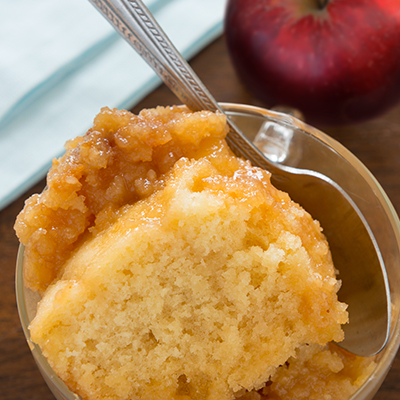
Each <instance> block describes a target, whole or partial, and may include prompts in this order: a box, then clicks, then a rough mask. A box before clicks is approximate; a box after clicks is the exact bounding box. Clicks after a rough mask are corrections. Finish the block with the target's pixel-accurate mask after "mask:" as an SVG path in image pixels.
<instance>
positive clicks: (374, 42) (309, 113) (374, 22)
mask: <svg viewBox="0 0 400 400" xmlns="http://www.w3.org/2000/svg"><path fill="white" fill-rule="evenodd" d="M311 3H315V4H311ZM317 3H318V1H317V0H315V1H314V2H313V1H310V0H308V1H307V0H229V1H228V3H227V8H226V14H225V27H224V29H225V37H226V43H227V47H228V52H229V54H230V56H231V59H232V63H233V65H234V67H235V69H236V71H237V73H238V75H239V77H240V78H241V79H242V81H243V83H244V84H245V86H246V87H247V88H248V89H249V91H250V92H251V93H252V94H253V95H254V96H255V97H256V98H258V99H259V100H260V101H261V102H262V103H263V104H264V105H265V106H266V107H273V106H277V105H284V106H289V107H294V108H297V109H299V110H300V111H301V112H302V113H303V114H304V116H305V119H306V121H307V122H309V123H312V124H314V125H323V126H324V125H325V126H326V125H343V124H350V123H356V122H361V121H364V120H367V119H370V118H373V117H375V116H378V115H379V114H381V113H383V112H385V111H387V110H388V109H389V108H390V107H392V106H393V105H395V104H396V103H397V102H398V101H399V100H400V0H331V1H329V2H327V4H326V5H325V6H323V7H322V8H321V9H318V6H317Z"/></svg>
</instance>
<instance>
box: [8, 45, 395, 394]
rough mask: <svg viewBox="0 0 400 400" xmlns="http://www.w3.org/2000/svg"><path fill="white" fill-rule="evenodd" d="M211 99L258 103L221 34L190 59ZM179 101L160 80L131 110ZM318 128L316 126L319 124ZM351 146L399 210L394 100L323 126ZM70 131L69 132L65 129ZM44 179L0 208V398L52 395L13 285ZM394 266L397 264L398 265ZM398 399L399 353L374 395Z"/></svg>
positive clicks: (177, 102)
mask: <svg viewBox="0 0 400 400" xmlns="http://www.w3.org/2000/svg"><path fill="white" fill-rule="evenodd" d="M191 64H192V66H193V68H194V69H195V71H196V72H197V74H198V75H199V76H200V78H201V79H202V80H203V81H204V83H205V84H206V85H207V87H208V88H209V89H210V91H211V92H212V93H213V94H214V96H215V97H216V99H217V100H218V101H221V102H236V103H247V104H254V105H260V104H259V103H258V102H257V101H256V100H255V99H254V98H253V97H252V96H251V95H250V94H249V93H248V92H247V91H246V90H245V88H244V87H243V86H242V85H241V84H240V82H239V81H238V79H237V78H236V76H235V73H234V71H233V69H232V66H231V64H230V60H229V57H228V54H227V52H226V47H225V43H224V38H223V37H222V38H219V39H218V40H216V41H215V42H214V43H212V44H211V45H210V46H208V47H207V48H206V49H205V50H203V51H202V52H201V53H200V54H199V55H197V56H196V57H195V58H194V59H193V60H192V62H191ZM179 103H180V102H179V101H178V100H177V99H176V97H174V95H173V94H171V92H170V91H169V90H168V89H167V88H166V87H164V86H161V87H159V88H158V89H157V90H155V91H154V92H153V93H151V94H150V95H149V96H147V97H146V98H145V99H144V100H143V101H142V102H141V103H140V104H138V105H137V106H136V107H135V108H134V109H133V111H135V112H137V111H139V110H141V109H142V108H144V107H154V106H156V105H170V104H179ZM320 128H321V127H320ZM323 130H324V131H325V132H327V133H329V134H330V135H331V136H332V137H334V138H335V139H337V140H338V141H339V142H341V143H342V144H343V145H345V146H346V147H347V148H348V149H349V150H350V151H352V152H353V153H354V154H355V155H356V156H357V157H358V158H359V159H361V161H362V162H363V163H364V164H365V165H366V166H367V167H368V168H369V169H370V171H371V172H372V173H373V174H374V175H375V177H376V178H377V179H378V181H379V182H380V183H381V185H382V186H383V188H384V190H385V191H386V193H387V195H388V196H389V198H390V199H391V201H392V203H393V205H394V207H395V209H396V211H397V213H399V212H400V106H399V107H396V108H395V109H393V110H391V111H390V112H389V113H387V114H386V115H384V116H382V117H381V118H378V119H375V120H373V121H370V122H368V123H364V124H359V125H357V126H353V127H346V128H334V129H332V128H331V129H323ZM71 135H72V136H74V135H75V134H74V133H71ZM43 187H44V180H43V181H41V182H40V183H39V184H36V185H35V186H34V187H32V189H31V190H29V191H28V192H27V193H25V194H24V195H23V196H21V198H19V199H18V200H16V201H15V202H13V203H12V204H11V205H10V206H8V207H7V208H6V209H4V210H2V211H1V212H0V399H1V400H22V399H24V400H28V399H29V400H50V399H54V397H53V396H52V394H51V393H50V391H49V390H48V388H47V386H46V385H45V383H44V381H43V379H42V377H41V375H40V373H39V371H38V369H37V368H36V366H35V363H34V361H33V358H32V356H31V354H30V350H29V348H28V345H27V344H26V342H25V339H24V335H23V332H22V329H21V326H20V322H19V318H18V314H17V308H16V301H15V290H14V273H15V262H16V254H17V249H18V240H17V238H16V237H15V234H14V230H13V225H14V221H15V217H16V215H17V214H18V212H19V211H20V210H21V209H22V207H23V204H24V200H25V199H26V198H27V197H28V196H29V195H31V194H32V193H36V192H40V191H41V190H42V188H43ZM399 268H400V266H399ZM398 399H400V354H398V355H397V358H396V359H395V361H394V364H393V366H392V369H391V370H390V372H389V374H388V376H387V378H386V380H385V382H384V384H383V385H382V387H381V389H380V390H379V392H378V394H377V395H376V397H375V400H398Z"/></svg>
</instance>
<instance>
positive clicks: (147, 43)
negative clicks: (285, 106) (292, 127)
mask: <svg viewBox="0 0 400 400" xmlns="http://www.w3.org/2000/svg"><path fill="white" fill-rule="evenodd" d="M89 1H90V2H91V3H92V4H93V5H94V6H95V7H96V8H97V9H98V10H99V11H100V12H101V14H103V16H104V17H105V18H106V19H107V20H108V21H109V22H110V23H111V25H113V27H114V28H115V30H116V31H117V32H118V33H119V34H120V35H121V36H122V37H123V38H124V39H125V40H126V41H127V42H129V43H130V45H131V46H132V47H133V48H134V49H135V50H136V51H137V52H138V53H139V54H140V55H141V57H142V58H143V59H145V60H146V61H147V63H148V64H149V65H150V66H151V67H152V68H153V69H154V71H155V72H156V73H157V74H158V75H159V76H160V78H161V79H162V80H163V82H164V83H165V84H166V85H167V86H168V87H169V88H170V89H171V91H172V92H173V93H174V94H175V95H176V96H177V97H178V98H179V99H180V100H181V101H182V102H183V104H186V105H187V106H188V107H189V108H190V109H191V110H192V111H200V110H210V111H219V112H221V113H223V111H222V109H221V107H220V106H219V105H218V103H217V101H216V100H215V99H214V97H213V96H212V95H211V93H210V92H209V91H208V90H207V88H206V87H205V86H204V85H203V83H202V82H201V80H200V79H199V78H198V76H197V75H196V73H195V72H194V71H193V69H192V68H191V67H190V65H189V64H188V63H187V62H186V60H185V59H184V58H183V57H182V56H181V54H180V53H179V51H177V49H176V48H175V46H174V45H173V43H172V42H171V41H170V40H169V38H168V36H167V35H166V34H165V33H164V31H163V30H162V28H161V27H160V26H159V25H158V23H157V21H156V20H155V19H154V18H153V16H152V15H151V13H150V12H149V11H148V9H147V8H146V6H145V5H144V4H143V2H142V1H140V0H89ZM228 125H229V128H230V130H229V133H228V135H227V138H226V140H227V142H228V144H229V146H230V148H231V149H232V151H233V152H234V153H235V154H236V155H238V156H240V157H243V158H245V159H248V160H250V161H251V162H252V163H253V164H254V165H257V166H259V167H261V168H263V169H266V170H268V171H270V172H272V173H277V172H278V170H280V169H281V168H279V167H278V166H275V165H273V164H272V163H271V162H270V161H269V160H268V159H267V158H266V157H265V156H264V154H263V153H262V152H261V151H260V150H259V149H258V148H257V147H255V146H254V145H253V143H252V142H251V141H250V140H249V139H248V138H247V137H246V136H245V135H244V134H243V133H242V132H241V131H240V130H239V129H238V127H237V126H236V125H235V124H234V123H233V122H232V121H231V120H230V118H229V117H228Z"/></svg>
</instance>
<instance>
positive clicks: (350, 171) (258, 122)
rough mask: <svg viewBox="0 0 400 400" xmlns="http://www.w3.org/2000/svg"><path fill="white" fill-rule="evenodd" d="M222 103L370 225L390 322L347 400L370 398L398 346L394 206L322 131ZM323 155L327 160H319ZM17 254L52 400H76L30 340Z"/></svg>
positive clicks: (255, 136) (399, 234) (399, 242)
mask: <svg viewBox="0 0 400 400" xmlns="http://www.w3.org/2000/svg"><path fill="white" fill-rule="evenodd" d="M222 106H223V108H224V110H225V111H226V112H227V113H228V114H229V115H230V116H231V117H232V118H233V119H234V121H235V122H236V124H237V125H238V126H239V127H240V128H241V129H242V130H243V131H244V132H245V133H246V135H248V137H249V138H250V139H251V140H254V141H255V142H256V143H257V145H258V146H261V147H262V148H263V150H264V151H265V152H266V153H267V154H268V157H269V158H270V159H271V160H272V161H274V162H278V163H282V164H284V165H290V166H294V167H298V168H304V169H311V170H315V169H316V168H317V170H318V171H319V172H321V173H323V174H325V175H326V176H328V177H330V178H331V179H333V180H334V181H336V182H338V183H339V184H340V185H341V186H342V187H343V189H345V190H346V191H347V192H348V194H349V195H350V196H351V197H352V198H353V200H354V201H355V203H356V204H357V205H358V207H359V209H360V210H361V211H362V212H363V214H364V217H365V218H366V219H367V221H368V223H369V224H370V227H371V229H372V231H373V233H374V235H375V238H376V240H377V243H378V245H379V247H380V250H381V253H382V257H383V259H384V261H385V264H386V268H387V275H388V280H389V285H390V292H391V301H392V323H391V331H390V337H389V341H388V343H387V345H386V347H385V348H384V349H383V350H382V351H381V352H380V353H379V354H378V355H377V356H376V362H377V366H376V368H375V370H374V372H373V373H372V374H371V376H370V377H369V379H368V380H367V381H366V382H365V383H364V384H363V386H362V387H360V389H359V390H358V391H357V392H356V393H355V394H354V395H353V396H352V397H351V399H349V400H370V399H372V398H373V397H374V395H375V394H376V392H377V391H378V389H379V387H380V386H381V384H382V382H383V381H384V379H385V377H386V374H387V373H388V371H389V369H390V367H391V364H392V362H393V359H394V358H395V356H396V354H397V351H398V348H399V345H400V314H399V311H400V222H399V219H398V216H397V214H396V211H395V210H394V208H393V206H392V204H391V203H390V200H389V199H388V197H387V196H386V194H385V192H384V191H383V189H382V188H381V186H380V185H379V183H378V182H377V181H376V179H375V178H374V177H373V176H372V174H371V173H370V172H369V171H368V170H367V168H366V167H365V166H364V165H363V164H362V163H361V162H360V161H359V160H358V159H357V158H356V157H355V156H354V155H353V154H352V153H351V152H349V151H348V150H347V149H346V148H344V147H343V146H342V145H341V144H340V143H338V142H337V141H335V140H334V139H332V138H331V137H329V136H328V135H326V134H324V133H322V132H321V131H319V130H317V129H315V128H312V127H310V126H308V125H306V124H304V123H303V122H302V121H300V120H298V119H296V118H294V117H291V116H289V115H286V114H281V113H277V112H273V111H269V110H266V109H262V108H258V107H253V106H247V105H240V104H229V103H223V104H222ZM327 159H329V162H326V163H322V162H321V160H327ZM324 165H326V167H324ZM332 165H334V168H332ZM371 188H372V189H373V190H372V191H371V190H370V189H371ZM354 193H357V195H354ZM371 210H372V211H371ZM23 256H24V247H23V246H22V245H21V246H20V249H19V252H18V259H17V267H16V294H17V306H18V312H19V315H20V319H21V324H22V327H23V330H24V334H25V336H26V339H27V342H28V345H29V347H30V349H31V351H32V355H33V357H34V359H35V361H36V363H37V365H38V368H39V370H40V372H41V374H42V376H43V378H44V380H45V381H46V383H47V385H48V386H49V388H50V390H51V391H52V393H53V394H54V396H55V397H56V399H57V400H77V399H79V398H80V397H79V396H78V395H76V394H74V393H72V392H71V391H70V390H69V389H68V388H67V387H66V385H65V384H64V383H63V382H62V381H61V380H60V379H59V378H58V377H57V375H56V374H55V373H54V371H53V370H52V369H51V367H50V366H49V364H48V363H47V361H46V359H45V358H44V357H43V355H42V353H41V351H40V348H39V347H38V346H37V345H36V344H34V343H32V342H31V340H30V335H29V329H28V327H29V324H30V321H31V320H32V319H33V318H34V316H35V313H36V306H37V303H38V301H39V300H40V296H39V295H38V294H37V293H34V292H32V291H31V290H29V289H27V288H25V285H24V278H23Z"/></svg>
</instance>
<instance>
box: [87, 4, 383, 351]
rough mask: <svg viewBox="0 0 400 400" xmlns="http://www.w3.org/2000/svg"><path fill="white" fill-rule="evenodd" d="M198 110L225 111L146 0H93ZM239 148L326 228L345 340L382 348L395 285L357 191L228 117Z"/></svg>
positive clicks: (351, 347)
mask: <svg viewBox="0 0 400 400" xmlns="http://www.w3.org/2000/svg"><path fill="white" fill-rule="evenodd" d="M89 1H91V3H92V4H93V5H94V6H95V7H96V8H97V9H98V10H99V11H100V12H101V13H102V14H103V16H104V17H105V18H106V19H107V20H108V21H109V22H110V23H111V24H112V26H113V27H114V28H115V29H116V31H117V32H118V33H119V34H120V35H121V36H122V37H123V38H124V39H126V40H127V41H128V43H129V44H130V45H131V46H132V47H133V48H134V49H135V50H136V51H137V52H138V53H139V54H140V55H141V56H142V57H143V58H144V59H145V60H146V61H147V62H148V64H149V65H150V66H151V67H152V68H153V69H154V70H155V72H156V73H157V74H158V75H159V76H160V77H161V79H162V80H163V81H164V83H165V84H166V85H167V86H168V87H169V88H170V89H171V90H172V91H173V92H174V93H175V95H176V96H177V97H178V98H179V99H180V100H181V101H182V102H183V103H184V104H186V105H187V106H188V107H189V108H190V109H191V110H193V111H198V110H211V111H219V112H221V113H222V112H224V111H223V109H222V108H221V107H220V106H219V105H218V103H217V102H216V100H215V99H214V98H213V97H212V95H211V94H210V93H209V91H208V90H207V89H206V87H205V86H204V85H203V83H202V82H201V81H200V79H199V78H198V77H197V75H196V74H195V73H194V71H193V70H192V69H191V67H190V66H189V65H188V63H187V62H186V61H185V60H184V58H183V57H182V56H181V55H180V53H179V52H178V51H177V50H176V48H175V47H174V45H173V44H172V43H171V41H170V40H169V39H168V37H167V36H166V34H165V33H164V32H163V30H162V29H161V27H160V26H159V25H158V23H157V22H156V21H155V19H154V18H153V16H152V15H151V13H150V12H149V10H148V9H147V8H146V7H145V5H144V4H143V3H142V1H140V0H89ZM228 124H229V127H230V131H229V133H228V135H227V142H228V144H229V146H230V147H231V149H232V150H233V152H234V153H235V154H236V155H238V156H240V157H243V158H245V159H248V160H250V161H251V162H252V163H253V164H254V165H256V166H259V167H261V168H263V169H266V170H269V171H270V172H271V173H272V182H273V183H274V184H275V186H277V187H278V188H279V189H281V190H284V191H286V192H288V193H289V195H290V196H291V198H292V199H293V200H294V201H296V202H298V203H299V204H301V205H302V206H303V207H304V208H305V209H306V210H307V211H308V212H309V213H310V214H311V215H312V216H313V217H314V218H316V219H318V220H319V221H320V223H321V226H322V227H323V229H324V234H325V235H326V237H327V239H328V241H329V244H330V248H331V252H332V256H333V260H334V263H335V266H336V268H337V269H338V270H339V272H340V275H339V276H340V278H341V280H342V282H343V284H342V288H341V290H340V298H341V300H342V301H344V302H346V303H347V304H348V305H349V308H348V310H349V315H350V323H349V324H347V325H345V326H344V327H343V328H344V330H345V339H344V341H342V342H341V343H339V346H341V347H343V348H344V349H346V350H348V351H350V352H352V353H354V354H358V355H361V356H370V355H373V354H376V353H378V352H379V351H380V350H381V349H382V348H383V347H384V346H385V344H386V342H387V340H388V336H389V331H390V291H389V285H388V279H387V275H386V270H385V266H384V262H383V259H382V256H381V253H380V251H379V248H378V245H377V243H376V240H375V238H374V236H373V234H372V231H371V229H370V227H369V226H368V224H367V222H366V220H365V218H364V216H363V215H362V213H361V212H360V210H359V209H358V207H357V206H356V204H355V203H354V201H353V200H352V199H351V197H350V196H349V195H348V194H347V193H346V192H345V191H344V190H343V189H342V188H341V187H340V186H339V185H338V184H337V183H335V182H334V181H332V180H331V179H330V178H328V177H327V176H325V175H323V174H321V173H319V172H317V171H310V170H305V169H297V168H294V167H289V166H285V165H281V164H276V163H272V162H271V161H269V160H268V159H267V158H266V157H265V155H264V154H263V153H262V152H261V151H260V150H259V149H258V148H257V147H255V146H254V145H253V144H252V143H251V141H250V140H249V139H247V137H246V136H245V135H244V134H243V133H242V132H241V131H240V130H239V129H238V128H237V127H236V126H235V124H234V123H233V122H232V120H231V119H230V118H228Z"/></svg>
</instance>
